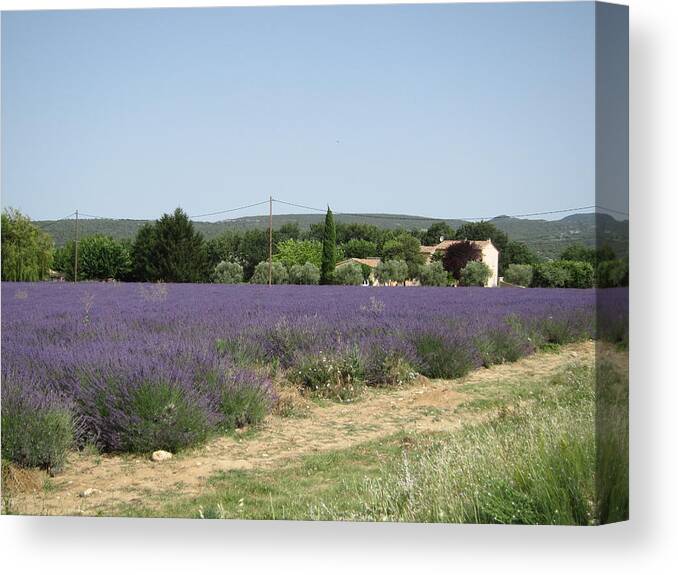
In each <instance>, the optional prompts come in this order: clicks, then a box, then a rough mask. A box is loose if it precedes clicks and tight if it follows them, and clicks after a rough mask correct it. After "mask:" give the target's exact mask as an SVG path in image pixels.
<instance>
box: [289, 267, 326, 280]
mask: <svg viewBox="0 0 678 575" xmlns="http://www.w3.org/2000/svg"><path fill="white" fill-rule="evenodd" d="M289 281H290V283H291V284H297V285H318V284H319V283H320V268H319V267H318V266H316V265H314V264H312V263H311V262H306V263H305V264H304V265H299V264H296V265H293V266H292V267H291V268H290V272H289Z"/></svg>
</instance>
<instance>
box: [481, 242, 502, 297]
mask: <svg viewBox="0 0 678 575" xmlns="http://www.w3.org/2000/svg"><path fill="white" fill-rule="evenodd" d="M483 263H484V264H485V265H486V266H488V267H489V268H490V269H491V270H492V275H491V276H490V278H489V279H488V280H487V283H486V284H485V287H497V286H498V285H499V252H498V251H497V248H495V247H494V246H493V245H490V244H488V245H486V246H485V247H483Z"/></svg>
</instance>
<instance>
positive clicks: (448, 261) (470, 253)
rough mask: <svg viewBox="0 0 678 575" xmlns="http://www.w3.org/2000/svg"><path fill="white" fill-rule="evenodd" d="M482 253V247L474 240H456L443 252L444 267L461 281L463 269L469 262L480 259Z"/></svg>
mask: <svg viewBox="0 0 678 575" xmlns="http://www.w3.org/2000/svg"><path fill="white" fill-rule="evenodd" d="M482 255H483V254H482V251H481V249H480V248H479V247H478V246H477V245H476V244H474V243H472V242H469V241H459V242H455V243H453V244H450V245H449V246H448V247H447V249H446V250H445V251H444V252H443V256H442V263H443V268H445V271H447V272H449V273H450V274H451V275H452V277H453V278H454V279H455V280H457V281H459V280H460V279H461V270H463V269H464V268H465V267H466V266H467V264H468V263H469V262H472V261H480V259H481V258H482Z"/></svg>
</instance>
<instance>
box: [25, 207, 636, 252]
mask: <svg viewBox="0 0 678 575" xmlns="http://www.w3.org/2000/svg"><path fill="white" fill-rule="evenodd" d="M324 217H325V216H324V214H280V215H274V216H273V227H274V228H279V227H280V226H282V225H284V224H288V223H296V224H298V225H299V227H300V228H301V229H307V228H308V227H309V226H310V225H311V224H314V223H320V222H322V221H323V220H324ZM335 219H336V221H338V222H343V223H362V224H373V225H375V226H379V227H382V228H389V229H403V230H412V229H415V230H419V229H426V228H428V227H429V226H430V225H431V224H432V223H434V222H439V221H441V220H439V219H432V218H424V217H418V216H408V215H403V214H351V215H344V214H335ZM445 221H446V222H447V223H449V224H450V225H451V226H452V227H453V228H454V229H457V228H459V227H460V226H461V225H463V224H464V223H466V222H464V221H463V220H454V219H453V220H445ZM489 221H491V222H492V223H493V224H494V225H496V226H497V227H498V228H499V229H501V230H502V231H504V232H506V233H507V234H508V236H509V238H511V239H512V240H518V241H523V242H525V243H526V244H527V245H528V246H530V248H532V249H533V250H535V251H536V252H537V253H538V254H540V255H541V256H544V257H550V258H553V257H557V256H558V255H559V254H560V253H561V252H562V251H563V250H564V249H565V248H566V247H567V246H568V245H571V244H574V243H583V244H586V245H590V246H592V245H594V244H595V233H596V227H597V228H598V233H599V236H600V237H601V238H602V239H603V240H604V241H605V242H607V243H608V244H609V245H610V246H611V247H612V248H613V249H615V251H617V252H618V253H619V254H620V255H626V254H627V253H628V237H629V222H628V220H624V221H619V220H616V219H614V218H613V217H611V216H609V215H606V214H574V215H570V216H567V217H564V218H562V219H560V220H528V219H520V218H512V217H509V216H498V217H496V218H493V219H491V220H489ZM35 223H36V224H37V225H38V226H40V227H43V228H44V229H45V231H46V232H48V233H49V234H50V235H51V236H52V238H54V243H55V244H56V245H57V246H62V245H64V244H65V243H66V242H68V241H69V240H72V239H73V238H74V234H75V220H59V221H52V220H45V221H36V222H35ZM144 223H146V220H113V219H110V220H109V219H81V220H80V223H79V226H80V237H85V236H88V235H94V234H105V235H108V236H111V237H113V238H116V239H133V238H134V236H135V234H136V232H137V230H138V229H139V228H140V227H141V226H142V225H143V224H144ZM194 224H195V227H196V229H197V230H199V231H200V232H202V234H203V235H204V236H205V238H206V239H210V238H213V237H216V236H218V235H219V234H220V233H222V232H224V231H225V230H229V229H231V230H233V229H235V230H246V229H265V228H268V216H248V217H243V218H237V219H234V220H227V221H223V222H197V221H196V222H194Z"/></svg>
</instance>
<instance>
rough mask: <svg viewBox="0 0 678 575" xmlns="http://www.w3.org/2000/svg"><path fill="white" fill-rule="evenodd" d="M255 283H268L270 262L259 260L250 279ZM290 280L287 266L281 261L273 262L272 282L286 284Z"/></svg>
mask: <svg viewBox="0 0 678 575" xmlns="http://www.w3.org/2000/svg"><path fill="white" fill-rule="evenodd" d="M250 282H252V283H253V284H267V283H268V262H267V261H263V262H259V263H258V264H257V265H256V267H255V268H254V273H253V274H252V277H251V279H250ZM287 282H288V274H287V268H286V267H285V266H284V265H283V264H281V263H280V262H273V263H272V264H271V283H272V284H274V285H280V284H286V283H287Z"/></svg>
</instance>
